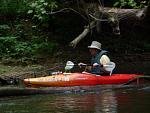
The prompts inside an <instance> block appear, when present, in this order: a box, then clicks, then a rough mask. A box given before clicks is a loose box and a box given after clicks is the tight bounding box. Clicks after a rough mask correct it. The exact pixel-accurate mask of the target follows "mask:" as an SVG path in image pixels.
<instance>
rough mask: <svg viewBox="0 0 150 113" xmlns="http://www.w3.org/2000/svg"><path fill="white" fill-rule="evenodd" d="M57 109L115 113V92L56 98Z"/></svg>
mask: <svg viewBox="0 0 150 113" xmlns="http://www.w3.org/2000/svg"><path fill="white" fill-rule="evenodd" d="M54 104H55V105H56V106H57V108H59V109H61V108H63V109H67V110H73V109H74V110H76V111H77V110H82V111H88V112H89V111H90V112H92V113H116V112H117V100H116V97H115V92H113V91H107V92H103V93H101V94H86V95H78V96H69V97H68V96H63V97H62V96H61V97H58V98H56V100H55V102H54Z"/></svg>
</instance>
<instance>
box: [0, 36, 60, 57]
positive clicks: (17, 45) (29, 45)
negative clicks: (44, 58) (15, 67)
mask: <svg viewBox="0 0 150 113" xmlns="http://www.w3.org/2000/svg"><path fill="white" fill-rule="evenodd" d="M39 39H40V38H39ZM56 46H57V44H55V43H52V42H47V41H45V40H44V39H43V40H40V42H37V41H35V40H34V39H33V40H32V41H31V42H27V41H26V42H22V41H18V40H17V37H0V57H1V58H2V57H5V58H10V57H11V58H17V59H18V58H26V57H27V58H33V57H35V56H36V55H37V54H40V53H42V52H45V53H46V54H51V53H52V52H53V50H54V49H55V48H56Z"/></svg>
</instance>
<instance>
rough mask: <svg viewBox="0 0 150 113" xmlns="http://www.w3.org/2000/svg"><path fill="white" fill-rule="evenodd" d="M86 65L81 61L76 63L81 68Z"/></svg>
mask: <svg viewBox="0 0 150 113" xmlns="http://www.w3.org/2000/svg"><path fill="white" fill-rule="evenodd" d="M86 65H87V64H85V63H82V62H81V63H79V64H78V66H79V67H80V68H81V67H82V66H86Z"/></svg>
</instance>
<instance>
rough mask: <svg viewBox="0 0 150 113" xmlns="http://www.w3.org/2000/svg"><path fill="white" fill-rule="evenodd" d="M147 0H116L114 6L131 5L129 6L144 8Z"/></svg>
mask: <svg viewBox="0 0 150 113" xmlns="http://www.w3.org/2000/svg"><path fill="white" fill-rule="evenodd" d="M145 4H146V1H142V2H136V1H135V0H115V3H114V7H127V8H128V7H129V8H143V7H144V6H145Z"/></svg>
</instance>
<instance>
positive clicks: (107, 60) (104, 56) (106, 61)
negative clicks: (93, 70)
mask: <svg viewBox="0 0 150 113" xmlns="http://www.w3.org/2000/svg"><path fill="white" fill-rule="evenodd" d="M109 62H110V58H109V57H108V56H107V55H102V57H101V59H100V64H101V65H105V64H107V63H109Z"/></svg>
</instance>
